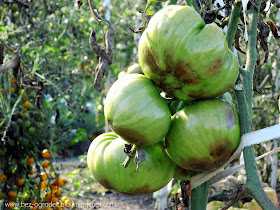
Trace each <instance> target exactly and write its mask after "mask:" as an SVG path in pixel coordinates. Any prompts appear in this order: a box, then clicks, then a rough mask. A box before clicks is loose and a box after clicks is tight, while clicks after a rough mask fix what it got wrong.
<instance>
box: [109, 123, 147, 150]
mask: <svg viewBox="0 0 280 210" xmlns="http://www.w3.org/2000/svg"><path fill="white" fill-rule="evenodd" d="M112 130H114V131H115V132H116V133H117V134H118V135H120V136H121V137H122V138H123V139H124V140H127V141H129V142H130V143H134V144H137V145H139V146H142V145H145V144H149V141H148V140H147V139H146V138H145V137H144V136H143V135H141V134H139V133H138V132H137V131H136V130H133V129H129V128H118V127H114V126H113V127H112Z"/></svg>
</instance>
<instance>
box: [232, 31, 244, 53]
mask: <svg viewBox="0 0 280 210" xmlns="http://www.w3.org/2000/svg"><path fill="white" fill-rule="evenodd" d="M239 38H240V29H237V31H236V34H235V37H234V46H235V48H236V49H237V50H238V51H239V52H241V53H243V54H245V52H244V51H243V50H242V49H241V48H240V44H239Z"/></svg>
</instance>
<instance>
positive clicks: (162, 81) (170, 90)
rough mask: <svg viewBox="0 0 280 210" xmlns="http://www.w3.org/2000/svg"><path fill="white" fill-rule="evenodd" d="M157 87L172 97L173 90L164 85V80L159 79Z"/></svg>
mask: <svg viewBox="0 0 280 210" xmlns="http://www.w3.org/2000/svg"><path fill="white" fill-rule="evenodd" d="M159 87H160V88H161V89H162V90H164V91H165V92H166V93H167V94H168V95H170V96H173V95H174V90H175V89H174V88H172V87H170V86H169V85H168V84H166V82H165V79H161V81H160V83H159Z"/></svg>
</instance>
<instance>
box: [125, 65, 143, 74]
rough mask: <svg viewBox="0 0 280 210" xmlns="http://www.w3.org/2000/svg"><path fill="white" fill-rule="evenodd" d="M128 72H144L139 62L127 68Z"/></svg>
mask: <svg viewBox="0 0 280 210" xmlns="http://www.w3.org/2000/svg"><path fill="white" fill-rule="evenodd" d="M127 74H143V71H142V69H141V66H140V65H139V64H138V63H134V64H133V65H131V66H129V67H128V68H127Z"/></svg>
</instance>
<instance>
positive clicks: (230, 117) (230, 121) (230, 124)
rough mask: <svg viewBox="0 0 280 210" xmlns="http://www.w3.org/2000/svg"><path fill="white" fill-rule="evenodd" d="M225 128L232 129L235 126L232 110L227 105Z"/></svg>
mask: <svg viewBox="0 0 280 210" xmlns="http://www.w3.org/2000/svg"><path fill="white" fill-rule="evenodd" d="M226 126H227V129H232V128H234V127H235V126H236V122H235V116H234V112H233V110H232V108H231V107H229V109H228V112H227V125H226Z"/></svg>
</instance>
